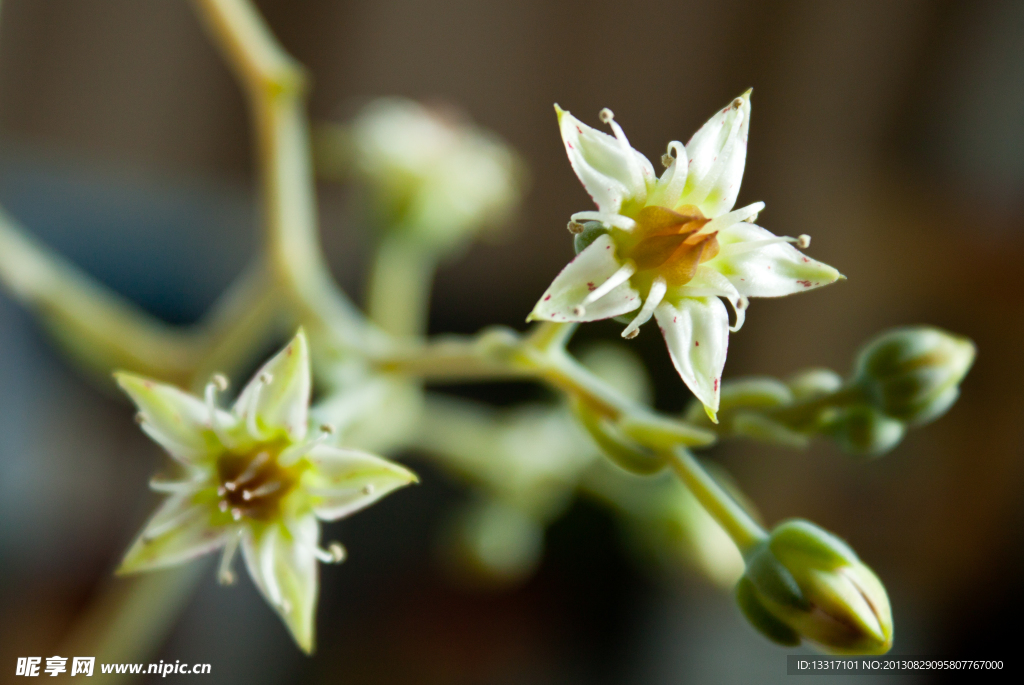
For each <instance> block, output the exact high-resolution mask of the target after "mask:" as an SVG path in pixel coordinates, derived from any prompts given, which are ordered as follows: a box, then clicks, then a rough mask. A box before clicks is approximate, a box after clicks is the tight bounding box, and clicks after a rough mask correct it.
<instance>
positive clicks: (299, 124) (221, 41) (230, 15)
mask: <svg viewBox="0 0 1024 685" xmlns="http://www.w3.org/2000/svg"><path fill="white" fill-rule="evenodd" d="M194 1H195V5H196V8H197V10H198V11H199V13H200V15H201V16H202V17H203V18H204V19H205V20H206V24H207V27H208V28H209V29H210V32H211V34H212V37H213V39H214V41H215V42H216V43H217V44H218V46H219V47H220V48H221V49H222V51H223V52H224V54H225V57H226V59H227V61H228V64H229V65H230V67H231V68H232V69H233V70H234V72H235V75H236V76H237V77H238V80H239V81H240V82H241V84H242V87H243V88H244V90H245V92H246V94H247V95H248V97H249V105H250V108H251V110H252V115H253V119H254V124H255V127H256V138H257V143H258V150H259V166H260V174H261V177H262V184H263V204H264V220H265V221H266V239H267V251H268V255H269V259H270V264H271V269H272V272H273V273H274V275H275V276H276V279H277V280H278V282H279V283H280V285H281V286H282V287H283V288H284V290H285V292H286V293H287V294H288V296H289V298H290V300H291V302H292V304H293V305H294V306H295V307H296V308H297V309H298V310H299V312H300V313H301V314H300V318H301V319H302V321H303V322H304V323H306V324H307V325H309V326H310V328H311V329H314V330H316V331H318V332H320V333H323V334H325V335H327V336H329V337H330V338H331V339H332V340H334V341H336V342H337V343H338V344H339V345H340V346H341V347H343V348H348V349H359V350H365V349H366V348H367V347H368V346H369V345H371V344H374V345H386V344H387V343H388V341H387V338H386V336H383V335H382V334H381V333H380V332H379V331H376V330H375V329H373V328H372V327H371V326H370V325H369V324H368V323H367V322H366V320H365V319H364V318H363V317H362V316H361V315H360V314H359V312H358V310H356V308H355V307H354V306H353V305H352V303H351V302H350V301H349V299H348V298H347V297H346V296H345V294H344V293H343V292H342V291H341V289H340V288H338V286H337V284H336V283H335V282H334V279H333V278H332V277H331V273H330V270H329V269H328V267H327V263H326V261H325V260H324V258H323V253H322V252H321V250H320V246H319V242H318V237H317V231H318V228H317V209H316V197H315V190H314V188H315V183H314V174H313V163H312V158H311V153H310V135H309V127H308V123H307V117H306V113H305V105H304V93H305V83H306V77H305V73H304V72H303V70H302V68H301V67H300V66H299V64H298V63H297V62H295V60H293V59H292V58H291V56H289V55H288V54H287V53H286V52H285V51H284V49H283V48H282V47H281V45H280V44H279V43H278V42H277V40H276V39H275V38H274V36H273V34H272V33H271V32H270V29H269V28H268V27H267V25H266V23H265V22H264V21H263V18H262V17H261V16H260V14H259V12H258V11H257V10H256V9H255V7H254V6H253V5H252V3H251V2H248V1H247V0H194Z"/></svg>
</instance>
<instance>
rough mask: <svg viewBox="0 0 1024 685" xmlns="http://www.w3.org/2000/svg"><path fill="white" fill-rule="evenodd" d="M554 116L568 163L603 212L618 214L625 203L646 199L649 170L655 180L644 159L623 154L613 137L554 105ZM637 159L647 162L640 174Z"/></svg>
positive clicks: (630, 150)
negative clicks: (555, 114) (556, 118)
mask: <svg viewBox="0 0 1024 685" xmlns="http://www.w3.org/2000/svg"><path fill="white" fill-rule="evenodd" d="M555 112H556V113H557V114H558V127H559V129H560V131H561V133H562V142H563V143H565V152H566V154H567V155H568V156H569V163H570V164H571V165H572V169H573V171H575V172H576V176H577V177H579V179H580V181H581V182H582V183H583V187H584V188H586V190H587V192H588V193H590V197H591V198H593V200H594V203H595V204H596V205H597V206H598V208H599V209H600V210H601V211H602V212H606V213H610V214H618V213H619V209H620V208H621V207H622V205H623V203H625V202H628V201H630V200H632V199H634V198H637V197H643V198H646V196H647V186H646V183H645V182H644V179H643V173H642V171H643V170H644V169H649V170H650V174H651V176H652V177H653V175H654V168H653V167H651V163H650V162H649V161H647V159H646V158H643V155H641V154H640V153H639V152H636V151H635V150H633V149H632V148H630V149H629V150H628V151H627V150H624V149H623V146H622V145H621V144H620V142H619V141H618V140H616V139H615V138H614V137H613V136H610V135H608V134H607V133H602V132H601V131H598V130H597V129H593V128H591V127H590V126H587V125H586V124H584V123H583V122H581V121H580V120H579V119H577V118H576V117H574V116H573V115H572V114H570V113H569V112H566V111H565V110H563V109H562V108H560V107H559V106H558V105H555ZM638 157H640V158H643V159H644V162H646V167H644V166H641V167H640V169H639V170H640V171H641V173H639V174H638V173H637V171H638V166H637V165H639V164H641V163H640V161H639V159H638Z"/></svg>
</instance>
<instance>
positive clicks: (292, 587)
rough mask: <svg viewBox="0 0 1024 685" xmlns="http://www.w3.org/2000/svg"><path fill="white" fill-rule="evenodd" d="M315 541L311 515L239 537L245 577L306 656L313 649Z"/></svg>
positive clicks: (316, 527) (317, 536)
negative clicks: (277, 616)
mask: <svg viewBox="0 0 1024 685" xmlns="http://www.w3.org/2000/svg"><path fill="white" fill-rule="evenodd" d="M319 542H320V524H319V523H317V520H316V517H315V516H313V514H308V515H306V516H303V517H302V518H299V519H294V520H292V521H290V522H289V523H287V524H286V523H284V522H281V521H275V522H273V523H270V524H268V525H266V526H262V527H259V528H247V529H246V531H245V534H244V535H243V537H242V556H244V557H245V566H246V568H247V569H248V570H249V575H250V576H252V580H253V582H254V583H255V584H256V587H257V588H259V590H260V593H261V594H262V595H263V597H264V599H266V600H267V602H269V603H270V606H272V607H273V608H274V610H275V611H277V613H278V614H279V615H280V616H281V618H282V619H283V620H284V623H285V625H286V626H288V630H289V631H291V634H292V637H293V638H294V639H295V642H296V643H297V644H298V645H299V647H300V648H301V649H302V651H304V652H306V653H307V654H310V653H312V652H313V647H314V633H315V627H316V626H315V621H316V597H317V593H318V591H319V576H318V568H317V559H316V554H315V550H316V547H317V545H318V544H319Z"/></svg>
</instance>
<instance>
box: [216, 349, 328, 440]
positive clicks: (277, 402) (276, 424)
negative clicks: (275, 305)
mask: <svg viewBox="0 0 1024 685" xmlns="http://www.w3.org/2000/svg"><path fill="white" fill-rule="evenodd" d="M265 379H269V382H264V380H265ZM312 385H313V383H312V378H311V375H310V368H309V344H308V343H307V342H306V334H305V333H303V332H302V331H301V330H300V331H299V332H298V334H297V335H296V336H295V337H294V338H292V341H291V342H290V343H288V345H286V346H285V348H284V349H283V350H281V351H280V352H278V353H277V354H276V355H275V356H274V357H273V358H272V359H271V360H270V361H268V362H267V363H266V364H264V365H263V368H261V369H260V370H259V371H258V372H257V373H256V375H255V376H253V379H252V380H251V381H249V384H248V385H247V386H245V389H244V390H243V391H242V393H241V394H240V395H239V396H238V400H236V401H235V407H234V410H233V411H234V413H235V415H236V416H238V417H240V418H242V419H243V420H245V419H248V416H249V412H250V411H251V409H252V406H251V405H252V403H253V402H252V400H253V395H254V394H255V393H259V395H258V397H257V401H256V423H257V426H258V427H259V428H260V429H261V430H264V431H267V432H271V433H275V432H279V431H283V432H285V433H287V434H288V436H289V437H290V438H291V439H292V440H302V439H303V438H305V437H306V429H307V424H308V422H309V395H310V391H311V389H312Z"/></svg>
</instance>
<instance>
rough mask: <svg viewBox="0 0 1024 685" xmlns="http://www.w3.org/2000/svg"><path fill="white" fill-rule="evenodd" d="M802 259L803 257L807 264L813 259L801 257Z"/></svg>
mask: <svg viewBox="0 0 1024 685" xmlns="http://www.w3.org/2000/svg"><path fill="white" fill-rule="evenodd" d="M801 259H803V260H804V264H806V263H807V262H809V261H811V260H810V259H808V258H807V257H801Z"/></svg>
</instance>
